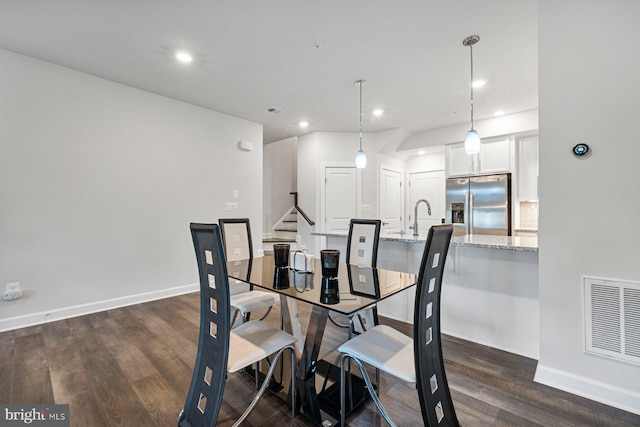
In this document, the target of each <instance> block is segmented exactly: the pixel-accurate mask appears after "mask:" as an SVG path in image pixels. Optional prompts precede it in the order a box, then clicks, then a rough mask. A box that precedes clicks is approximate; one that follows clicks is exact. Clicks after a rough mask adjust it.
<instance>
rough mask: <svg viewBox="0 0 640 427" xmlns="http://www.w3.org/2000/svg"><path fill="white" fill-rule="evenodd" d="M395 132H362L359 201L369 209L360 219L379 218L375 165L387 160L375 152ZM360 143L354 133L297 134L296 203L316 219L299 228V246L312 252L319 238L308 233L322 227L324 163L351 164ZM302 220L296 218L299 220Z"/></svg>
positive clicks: (391, 138) (376, 167)
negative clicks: (364, 157)
mask: <svg viewBox="0 0 640 427" xmlns="http://www.w3.org/2000/svg"><path fill="white" fill-rule="evenodd" d="M396 134H397V132H396V130H390V131H383V132H377V133H364V134H363V148H364V151H365V152H366V154H367V167H366V168H365V169H363V170H361V171H360V172H359V173H361V182H362V188H361V191H362V203H361V205H368V206H369V207H370V210H369V211H365V212H363V213H362V217H363V218H377V217H378V168H379V164H380V162H381V161H382V162H385V161H390V159H389V157H388V156H386V155H378V152H379V151H380V150H381V149H382V148H383V147H384V146H385V144H387V143H388V142H389V140H393V139H394V136H395V135H396ZM359 144H360V140H359V134H358V133H357V132H314V133H310V134H307V135H303V136H300V137H298V152H297V154H298V173H297V179H298V204H299V205H300V206H301V207H302V209H303V210H304V211H305V212H306V213H307V214H308V215H309V216H310V217H311V219H312V220H313V221H315V222H316V225H315V226H314V227H300V226H299V227H298V231H299V233H298V234H299V235H300V236H301V240H302V245H303V246H306V247H307V249H309V250H311V251H315V250H316V249H317V246H318V244H319V240H318V239H317V238H314V237H313V236H311V232H313V231H320V230H321V229H322V219H323V212H322V208H321V200H320V197H321V185H322V175H321V173H322V171H321V167H322V165H323V164H353V166H354V167H355V157H356V152H357V151H358V148H359ZM302 222H303V221H299V225H300V223H302Z"/></svg>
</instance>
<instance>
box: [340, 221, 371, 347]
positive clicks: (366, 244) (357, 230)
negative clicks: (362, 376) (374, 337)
mask: <svg viewBox="0 0 640 427" xmlns="http://www.w3.org/2000/svg"><path fill="white" fill-rule="evenodd" d="M380 226H381V221H380V220H379V219H351V221H350V222H349V235H348V237H347V253H346V260H347V264H350V265H357V266H359V267H371V268H375V267H376V264H377V261H378V242H379V240H380ZM333 316H335V315H331V316H329V320H331V322H332V323H333V324H334V325H336V326H338V327H341V328H348V330H349V332H348V338H349V339H351V336H352V334H353V333H354V332H355V333H362V332H364V331H366V330H367V328H372V327H374V326H375V325H377V324H378V308H377V306H375V305H374V306H372V307H368V308H365V309H364V310H360V311H359V312H357V313H356V314H354V315H353V316H350V317H349V318H348V319H347V321H346V322H340V321H339V320H337V319H336V318H334V317H333Z"/></svg>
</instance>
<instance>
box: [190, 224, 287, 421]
mask: <svg viewBox="0 0 640 427" xmlns="http://www.w3.org/2000/svg"><path fill="white" fill-rule="evenodd" d="M191 235H192V238H193V244H194V247H195V251H196V259H197V261H198V272H199V276H200V335H199V340H198V353H197V356H196V363H195V366H194V369H193V376H192V379H191V385H190V386H189V392H188V395H187V399H186V403H185V406H184V409H183V410H182V412H181V413H180V416H179V418H178V425H179V426H180V427H192V426H211V427H213V426H215V425H216V422H217V418H218V415H219V412H220V406H221V404H222V396H223V393H224V386H225V382H226V378H227V374H230V373H234V372H238V371H239V370H241V369H243V368H245V367H248V366H251V365H252V364H254V363H256V362H259V361H261V360H264V359H267V357H268V356H269V355H273V354H275V355H274V357H273V359H272V360H271V362H270V366H269V370H268V372H267V375H266V377H265V379H264V381H263V383H262V387H261V388H260V390H259V391H258V392H257V394H256V395H255V397H254V399H253V400H252V401H251V403H250V404H249V407H248V408H247V409H246V410H245V412H244V413H243V414H242V415H241V416H240V418H238V420H237V421H236V422H235V424H234V427H235V426H237V425H239V424H240V423H241V422H242V421H244V420H245V418H246V417H247V416H248V415H249V414H250V413H251V411H252V410H253V409H254V408H255V406H256V405H257V403H258V401H259V400H260V398H261V397H262V395H263V394H264V392H265V390H266V389H267V387H268V386H269V383H270V380H271V377H272V376H273V372H274V368H275V367H276V364H277V362H278V359H279V358H280V356H281V355H282V354H283V352H284V351H285V350H286V349H288V350H289V351H290V353H291V372H295V364H296V358H295V354H296V352H295V342H296V341H297V339H296V338H294V337H293V336H291V335H289V334H287V333H286V332H283V331H281V330H280V329H277V328H275V327H272V326H270V325H267V324H266V323H264V322H261V321H259V320H250V321H248V322H246V323H243V324H242V325H240V326H238V327H237V328H234V329H233V330H231V318H230V312H231V306H230V295H229V276H228V272H227V267H226V259H225V256H224V251H223V248H222V238H221V235H220V228H219V226H218V225H217V224H191ZM288 399H289V401H290V402H291V415H292V417H294V416H295V408H296V404H295V375H291V386H290V389H289V396H288Z"/></svg>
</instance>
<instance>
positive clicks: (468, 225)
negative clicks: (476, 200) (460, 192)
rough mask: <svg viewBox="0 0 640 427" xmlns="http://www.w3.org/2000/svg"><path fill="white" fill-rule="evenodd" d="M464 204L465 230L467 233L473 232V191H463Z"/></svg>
mask: <svg viewBox="0 0 640 427" xmlns="http://www.w3.org/2000/svg"><path fill="white" fill-rule="evenodd" d="M465 199H466V200H465V206H466V207H467V209H466V210H467V211H466V212H465V216H466V218H465V231H466V233H467V234H472V233H473V192H472V191H470V190H467V191H465Z"/></svg>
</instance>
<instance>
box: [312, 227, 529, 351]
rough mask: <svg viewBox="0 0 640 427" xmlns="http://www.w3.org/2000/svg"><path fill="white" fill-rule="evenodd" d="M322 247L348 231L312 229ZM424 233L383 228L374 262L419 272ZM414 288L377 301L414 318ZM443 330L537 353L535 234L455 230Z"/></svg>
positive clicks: (392, 314) (399, 316) (341, 240)
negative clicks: (525, 235) (394, 231)
mask: <svg viewBox="0 0 640 427" xmlns="http://www.w3.org/2000/svg"><path fill="white" fill-rule="evenodd" d="M315 235H316V236H319V238H320V239H321V242H320V247H321V248H335V249H344V247H345V245H346V234H341V233H315ZM425 237H426V233H420V234H419V235H418V236H413V235H411V234H400V233H394V234H391V233H389V234H384V233H383V234H381V235H380V243H379V249H378V250H379V256H378V265H379V267H380V268H388V269H394V270H399V271H415V272H416V273H417V272H418V268H419V266H420V257H421V256H422V251H423V249H424V244H425ZM414 298H415V291H414V290H412V289H408V290H406V291H403V292H401V293H399V294H397V295H394V296H392V297H390V298H388V299H386V300H385V301H382V302H381V303H379V304H378V313H379V314H380V315H382V316H385V317H389V318H393V319H396V320H401V321H404V322H408V323H413V302H414ZM441 315H442V317H441V322H442V331H443V333H445V334H448V335H452V336H456V337H459V338H463V339H466V340H469V341H473V342H476V343H479V344H484V345H488V346H490V347H494V348H498V349H501V350H505V351H508V352H511V353H516V354H520V355H523V356H526V357H530V358H534V359H537V358H538V357H539V348H538V342H539V323H540V315H539V297H538V239H537V237H517V236H484V235H459V236H454V237H453V238H452V240H451V249H450V251H449V255H448V259H447V262H446V267H445V273H444V278H443V289H442V314H441Z"/></svg>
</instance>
